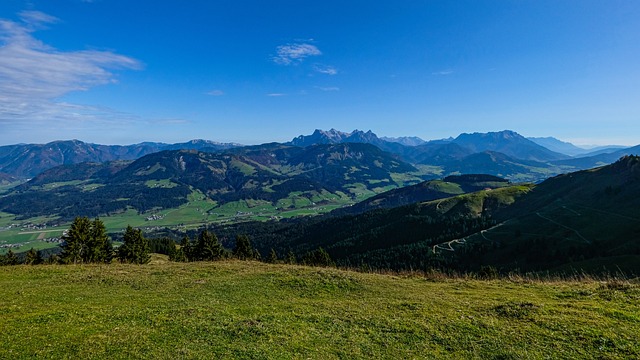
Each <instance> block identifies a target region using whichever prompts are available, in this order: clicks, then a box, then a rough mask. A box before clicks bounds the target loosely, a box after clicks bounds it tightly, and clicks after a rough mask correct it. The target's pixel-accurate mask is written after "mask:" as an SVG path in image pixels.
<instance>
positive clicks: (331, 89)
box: [316, 86, 340, 91]
mask: <svg viewBox="0 0 640 360" xmlns="http://www.w3.org/2000/svg"><path fill="white" fill-rule="evenodd" d="M316 89H318V90H322V91H340V88H339V87H337V86H326V87H323V86H316Z"/></svg>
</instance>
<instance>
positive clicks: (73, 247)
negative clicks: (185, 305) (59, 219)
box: [60, 217, 91, 264]
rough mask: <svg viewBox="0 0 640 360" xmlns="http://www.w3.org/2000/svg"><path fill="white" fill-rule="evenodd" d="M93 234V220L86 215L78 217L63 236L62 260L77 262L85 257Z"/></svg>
mask: <svg viewBox="0 0 640 360" xmlns="http://www.w3.org/2000/svg"><path fill="white" fill-rule="evenodd" d="M90 236H91V222H90V221H89V219H88V218H86V217H76V218H75V219H74V220H73V222H72V223H71V227H70V228H69V230H68V231H67V234H65V235H64V236H62V239H63V240H64V243H63V244H62V254H60V257H61V259H62V262H64V263H67V264H77V263H80V262H82V261H83V260H84V259H85V256H86V255H85V253H86V252H87V245H88V243H89V238H90Z"/></svg>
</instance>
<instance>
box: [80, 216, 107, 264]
mask: <svg viewBox="0 0 640 360" xmlns="http://www.w3.org/2000/svg"><path fill="white" fill-rule="evenodd" d="M112 257H113V246H112V245H111V241H110V240H109V237H108V236H107V229H106V228H105V226H104V223H103V222H102V221H101V220H100V219H98V218H96V219H95V220H93V222H91V234H90V236H89V239H88V243H87V246H86V253H85V256H84V261H85V262H87V263H97V262H105V263H110V262H111V258H112Z"/></svg>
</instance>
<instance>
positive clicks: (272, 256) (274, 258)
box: [267, 248, 278, 264]
mask: <svg viewBox="0 0 640 360" xmlns="http://www.w3.org/2000/svg"><path fill="white" fill-rule="evenodd" d="M267 262H268V263H269V264H275V263H277V262H278V254H277V253H276V251H275V250H273V248H271V251H270V252H269V257H267Z"/></svg>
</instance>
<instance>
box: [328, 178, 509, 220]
mask: <svg viewBox="0 0 640 360" xmlns="http://www.w3.org/2000/svg"><path fill="white" fill-rule="evenodd" d="M509 184H510V183H509V181H507V180H505V179H502V178H499V177H497V176H492V175H482V174H469V175H451V176H447V177H445V178H444V179H441V180H429V181H424V182H421V183H419V184H416V185H409V186H405V187H401V188H398V189H393V190H389V191H387V192H384V193H382V194H378V195H375V196H373V197H371V198H369V199H366V200H364V201H361V202H359V203H357V204H354V205H353V206H349V207H345V208H342V209H338V210H334V211H333V213H332V214H333V215H347V214H359V213H363V212H366V211H370V210H374V209H381V208H394V207H399V206H403V205H409V204H413V203H417V202H425V201H431V200H436V199H442V198H446V197H450V196H454V195H460V194H464V193H469V192H474V191H479V190H484V189H496V188H501V187H505V186H508V185H509Z"/></svg>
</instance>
